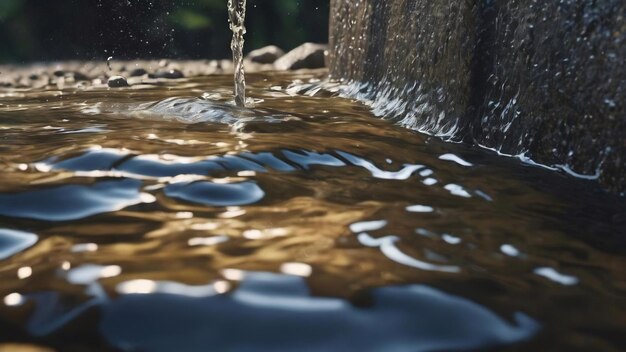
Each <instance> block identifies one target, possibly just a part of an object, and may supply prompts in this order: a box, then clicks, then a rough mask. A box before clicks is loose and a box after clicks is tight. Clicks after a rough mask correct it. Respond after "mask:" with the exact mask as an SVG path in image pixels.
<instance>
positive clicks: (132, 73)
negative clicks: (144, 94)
mask: <svg viewBox="0 0 626 352" xmlns="http://www.w3.org/2000/svg"><path fill="white" fill-rule="evenodd" d="M147 73H148V71H146V70H144V69H143V68H136V69H134V70H132V71H130V76H131V77H141V76H143V75H145V74H147Z"/></svg>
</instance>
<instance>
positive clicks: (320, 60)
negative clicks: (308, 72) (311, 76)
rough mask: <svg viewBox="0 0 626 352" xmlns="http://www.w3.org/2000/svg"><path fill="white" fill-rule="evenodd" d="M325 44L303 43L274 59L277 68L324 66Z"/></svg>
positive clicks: (297, 68) (290, 68) (296, 68)
mask: <svg viewBox="0 0 626 352" xmlns="http://www.w3.org/2000/svg"><path fill="white" fill-rule="evenodd" d="M327 48H328V46H327V45H325V44H314V43H304V44H302V45H300V46H299V47H297V48H295V49H293V50H292V51H290V52H288V53H287V54H285V55H284V56H283V57H281V58H280V59H278V60H276V62H275V63H274V66H276V69H278V70H299V69H302V68H322V67H326V50H327Z"/></svg>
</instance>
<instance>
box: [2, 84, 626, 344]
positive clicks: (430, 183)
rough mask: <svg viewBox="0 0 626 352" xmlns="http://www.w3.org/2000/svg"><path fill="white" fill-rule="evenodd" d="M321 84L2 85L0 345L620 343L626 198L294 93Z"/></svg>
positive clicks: (361, 109) (321, 96)
mask: <svg viewBox="0 0 626 352" xmlns="http://www.w3.org/2000/svg"><path fill="white" fill-rule="evenodd" d="M323 74H324V72H304V73H302V72H301V73H299V74H297V75H288V74H268V75H251V76H250V77H249V82H250V85H251V87H250V90H249V95H250V96H251V97H252V98H253V99H255V106H253V107H248V108H237V107H234V106H233V105H232V103H228V100H229V99H231V98H230V97H231V87H230V86H231V77H228V76H214V77H206V78H201V79H191V80H187V81H182V82H180V81H179V82H174V83H171V84H169V85H163V86H159V87H152V88H149V87H139V88H140V89H134V88H128V89H121V90H98V89H93V90H83V91H71V90H66V91H50V90H49V91H36V92H33V91H30V92H22V91H11V92H9V91H4V92H1V93H0V139H1V140H2V144H1V145H0V166H1V167H2V170H3V172H2V173H0V260H2V262H1V265H0V280H2V281H1V282H2V286H0V297H1V298H2V302H0V342H31V343H37V344H43V345H49V346H53V347H54V348H56V349H58V350H62V351H71V350H85V349H98V350H128V351H173V350H185V351H186V350H189V351H207V350H216V351H223V350H240V351H247V350H267V351H280V350H285V351H295V350H297V351H306V350H326V351H352V350H353V351H367V350H370V351H453V350H486V349H489V350H491V349H494V350H522V351H530V350H564V351H588V350H594V351H601V350H602V351H620V350H623V349H624V348H626V340H625V339H624V337H623V336H624V334H623V332H624V328H625V327H626V299H625V297H626V296H625V292H626V272H625V271H624V270H623V268H624V266H625V265H626V260H625V257H624V253H625V252H626V245H625V243H626V242H625V241H624V238H623V236H624V235H625V233H624V232H625V231H624V229H625V228H626V203H625V201H624V199H623V198H619V197H614V196H610V195H608V194H605V193H603V192H602V191H600V190H599V189H598V188H597V187H596V186H595V184H594V183H593V182H590V181H585V180H577V179H574V178H572V177H569V176H567V175H564V174H560V173H557V172H554V171H550V170H546V169H543V168H541V167H538V166H533V165H527V164H522V163H521V162H520V161H519V160H516V159H510V158H503V157H499V156H496V155H493V154H489V153H488V152H486V151H484V150H475V149H470V148H468V147H466V146H464V145H459V144H449V143H444V142H442V141H440V140H438V139H436V138H431V137H428V136H425V135H422V134H418V133H415V132H412V131H409V130H406V129H403V128H401V127H397V126H394V125H393V124H391V123H390V122H386V121H383V120H380V119H377V118H375V117H374V116H373V115H372V113H371V112H370V111H369V110H368V108H366V107H365V106H364V105H361V104H359V103H357V102H354V101H350V100H346V99H341V98H337V97H332V94H330V93H329V92H325V91H319V92H317V93H316V94H315V96H304V95H298V94H296V93H295V92H296V91H298V89H297V87H296V88H294V87H293V85H292V83H293V82H294V81H296V82H304V83H307V82H310V80H313V82H315V79H317V77H321V76H322V75H323ZM290 86H291V88H289V87H290Z"/></svg>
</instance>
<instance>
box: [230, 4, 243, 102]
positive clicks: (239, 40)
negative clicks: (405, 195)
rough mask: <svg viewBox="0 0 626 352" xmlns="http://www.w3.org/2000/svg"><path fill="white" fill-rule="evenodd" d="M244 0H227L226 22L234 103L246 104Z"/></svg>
mask: <svg viewBox="0 0 626 352" xmlns="http://www.w3.org/2000/svg"><path fill="white" fill-rule="evenodd" d="M245 20H246V0H228V23H229V26H230V30H231V31H233V40H232V42H231V43H230V48H231V49H232V51H233V63H234V65H235V105H237V106H239V107H245V106H246V77H245V71H244V66H243V44H244V38H243V35H244V34H246V27H245Z"/></svg>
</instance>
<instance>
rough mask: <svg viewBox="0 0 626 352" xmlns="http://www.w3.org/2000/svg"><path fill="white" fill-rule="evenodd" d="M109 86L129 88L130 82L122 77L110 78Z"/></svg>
mask: <svg viewBox="0 0 626 352" xmlns="http://www.w3.org/2000/svg"><path fill="white" fill-rule="evenodd" d="M107 84H108V85H109V88H122V87H128V81H126V78H124V77H122V76H112V77H110V78H109V80H108V81H107Z"/></svg>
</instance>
